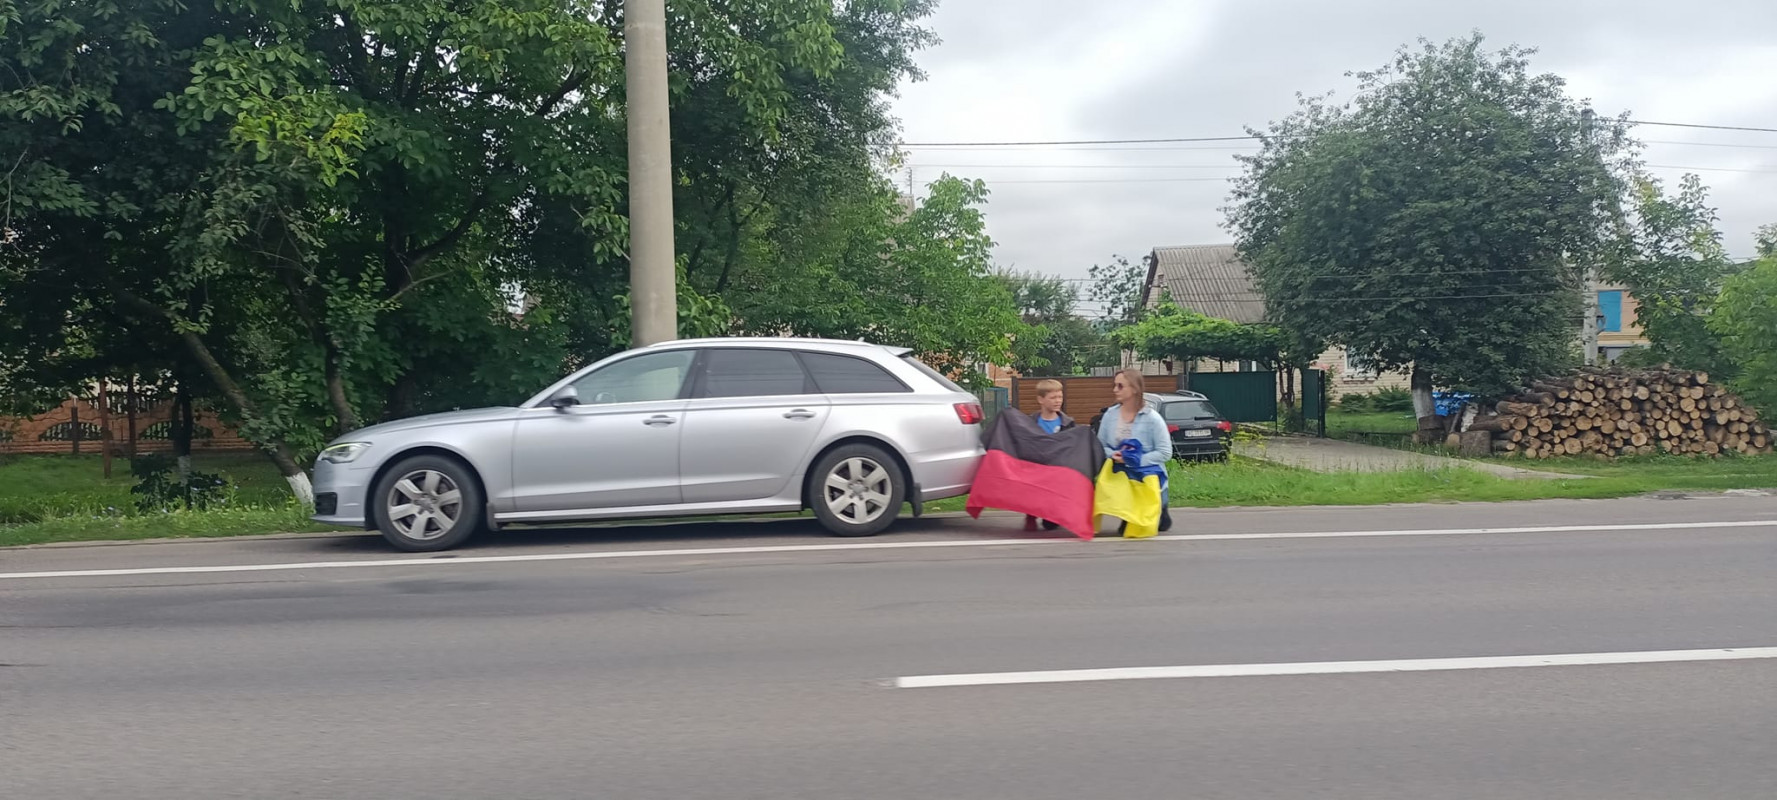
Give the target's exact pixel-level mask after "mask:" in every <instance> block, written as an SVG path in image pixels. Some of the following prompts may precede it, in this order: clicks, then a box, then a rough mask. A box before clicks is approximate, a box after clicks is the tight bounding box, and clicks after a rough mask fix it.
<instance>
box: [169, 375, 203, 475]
mask: <svg viewBox="0 0 1777 800" xmlns="http://www.w3.org/2000/svg"><path fill="white" fill-rule="evenodd" d="M167 428H168V433H169V437H168V438H170V439H172V441H173V459H174V460H175V461H176V462H177V463H178V465H179V485H181V486H183V485H185V483H186V481H188V480H190V479H191V435H192V433H193V431H195V430H196V429H197V419H196V416H195V415H194V414H193V413H192V411H191V392H190V391H189V390H187V389H186V388H185V386H184V385H183V384H181V385H180V386H179V393H178V394H176V395H174V396H173V413H172V424H171V425H168V426H167Z"/></svg>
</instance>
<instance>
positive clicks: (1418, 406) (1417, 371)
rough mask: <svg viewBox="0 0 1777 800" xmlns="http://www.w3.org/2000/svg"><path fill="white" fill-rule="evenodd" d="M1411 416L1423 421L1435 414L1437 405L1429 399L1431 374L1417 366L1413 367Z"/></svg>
mask: <svg viewBox="0 0 1777 800" xmlns="http://www.w3.org/2000/svg"><path fill="white" fill-rule="evenodd" d="M1411 385H1412V388H1413V416H1415V417H1418V418H1420V419H1425V418H1426V417H1429V416H1431V415H1433V414H1435V413H1437V404H1435V403H1433V402H1432V399H1431V373H1430V372H1428V371H1426V369H1425V368H1424V367H1421V366H1419V365H1418V364H1414V365H1413V377H1412V382H1411Z"/></svg>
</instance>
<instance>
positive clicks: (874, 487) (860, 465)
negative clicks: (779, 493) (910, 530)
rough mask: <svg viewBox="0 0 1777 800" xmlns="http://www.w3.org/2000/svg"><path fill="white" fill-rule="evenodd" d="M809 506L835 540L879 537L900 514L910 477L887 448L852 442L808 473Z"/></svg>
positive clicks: (834, 452) (832, 453)
mask: <svg viewBox="0 0 1777 800" xmlns="http://www.w3.org/2000/svg"><path fill="white" fill-rule="evenodd" d="M808 500H809V506H810V507H812V508H813V509H814V515H815V518H816V519H819V520H820V521H821V525H822V526H823V527H825V528H826V529H827V531H828V532H830V533H832V534H833V535H835V536H874V535H876V534H878V533H881V532H882V531H883V530H884V529H885V528H887V527H888V526H889V525H892V524H894V521H895V519H896V518H898V517H899V516H900V515H901V504H902V503H905V502H906V501H907V479H906V478H905V477H903V476H902V475H901V469H900V467H899V466H898V465H897V464H896V463H895V460H894V459H893V458H891V457H890V456H889V454H888V453H887V452H884V451H883V449H882V448H880V447H877V446H875V445H868V444H850V445H846V446H844V447H840V448H838V449H836V450H834V451H833V452H831V453H828V454H826V455H825V456H822V457H821V459H820V460H819V461H816V462H815V464H814V468H813V469H811V470H809V487H808Z"/></svg>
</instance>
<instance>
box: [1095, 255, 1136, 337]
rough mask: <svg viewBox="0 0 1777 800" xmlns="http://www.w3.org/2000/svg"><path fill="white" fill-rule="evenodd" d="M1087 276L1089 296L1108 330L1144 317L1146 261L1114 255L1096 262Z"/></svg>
mask: <svg viewBox="0 0 1777 800" xmlns="http://www.w3.org/2000/svg"><path fill="white" fill-rule="evenodd" d="M1087 275H1089V276H1090V281H1091V282H1090V284H1089V285H1088V288H1087V290H1086V299H1088V300H1091V301H1092V303H1093V304H1094V305H1096V306H1097V307H1098V312H1099V318H1100V319H1101V320H1103V321H1104V327H1105V328H1106V329H1107V330H1109V329H1114V328H1118V327H1121V326H1124V325H1132V324H1134V323H1135V321H1136V320H1137V319H1139V318H1140V317H1141V311H1142V297H1143V296H1144V295H1145V294H1146V291H1147V281H1148V268H1147V266H1146V265H1145V264H1142V263H1134V264H1132V263H1130V262H1129V259H1128V258H1125V257H1123V256H1118V255H1113V256H1111V260H1110V261H1109V262H1106V263H1104V264H1093V265H1092V268H1091V269H1090V270H1088V271H1087Z"/></svg>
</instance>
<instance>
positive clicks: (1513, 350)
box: [1228, 34, 1627, 416]
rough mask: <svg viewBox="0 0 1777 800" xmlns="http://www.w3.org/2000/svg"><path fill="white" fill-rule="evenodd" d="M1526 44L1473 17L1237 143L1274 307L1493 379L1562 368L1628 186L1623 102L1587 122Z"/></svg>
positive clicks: (1259, 272) (1409, 364)
mask: <svg viewBox="0 0 1777 800" xmlns="http://www.w3.org/2000/svg"><path fill="white" fill-rule="evenodd" d="M1531 53H1532V51H1529V50H1525V49H1522V48H1517V47H1508V48H1505V49H1503V50H1501V51H1498V52H1488V51H1486V50H1484V49H1483V47H1482V38H1481V37H1480V36H1479V35H1478V34H1477V35H1474V36H1471V37H1468V38H1464V39H1457V40H1454V41H1451V42H1448V43H1446V44H1443V45H1433V44H1431V43H1429V42H1422V46H1421V47H1420V48H1419V49H1417V50H1412V49H1407V48H1403V49H1402V50H1401V51H1400V52H1399V54H1398V56H1397V57H1396V59H1395V60H1394V62H1393V63H1392V64H1391V65H1389V66H1386V67H1383V68H1382V69H1379V70H1377V71H1374V72H1367V73H1360V74H1359V75H1358V76H1357V77H1358V79H1359V92H1358V94H1357V96H1356V97H1355V98H1354V99H1353V100H1352V101H1351V102H1350V103H1347V104H1344V105H1334V104H1331V103H1330V102H1328V101H1327V100H1326V99H1324V98H1309V99H1305V100H1304V101H1303V103H1302V108H1301V109H1300V110H1299V111H1297V112H1296V113H1295V114H1293V115H1292V116H1290V117H1288V118H1286V119H1285V120H1283V121H1282V122H1278V123H1275V124H1273V125H1272V126H1271V127H1270V128H1269V129H1268V130H1265V131H1254V134H1255V135H1257V136H1260V137H1261V139H1262V143H1261V148H1260V151H1259V153H1258V154H1256V155H1253V156H1250V157H1242V161H1243V162H1244V163H1245V167H1246V171H1245V174H1244V175H1243V176H1242V177H1240V178H1239V179H1237V181H1236V186H1235V191H1234V197H1233V203H1232V204H1231V206H1230V208H1229V209H1228V221H1229V226H1230V228H1231V229H1232V230H1233V231H1234V233H1235V237H1236V240H1237V242H1238V245H1239V248H1240V252H1241V255H1242V257H1243V259H1244V260H1245V261H1246V262H1247V263H1248V264H1249V265H1251V268H1252V271H1253V275H1254V278H1255V279H1256V281H1257V283H1258V284H1259V287H1260V288H1261V290H1262V291H1263V292H1264V295H1265V299H1266V305H1267V309H1268V311H1269V313H1270V315H1271V318H1272V320H1273V321H1275V322H1277V323H1279V324H1281V325H1283V326H1285V327H1287V328H1288V329H1290V330H1292V331H1295V332H1297V335H1299V336H1301V337H1303V338H1304V340H1306V341H1310V342H1321V341H1325V342H1331V343H1336V344H1341V345H1344V346H1346V347H1347V348H1350V350H1351V351H1352V352H1355V353H1359V354H1362V355H1365V356H1369V357H1372V358H1374V359H1375V360H1376V361H1377V362H1378V363H1379V364H1380V365H1381V366H1382V367H1384V368H1390V369H1411V371H1412V385H1413V388H1414V390H1415V395H1416V397H1415V401H1416V410H1417V411H1418V412H1419V413H1420V414H1421V415H1422V416H1423V415H1426V414H1429V413H1430V412H1431V389H1432V387H1433V386H1434V385H1439V384H1441V385H1446V386H1451V387H1455V388H1467V389H1476V390H1481V391H1494V390H1499V389H1503V388H1505V387H1509V386H1511V385H1514V384H1516V383H1518V382H1519V381H1521V380H1522V379H1523V378H1524V377H1525V376H1526V375H1527V374H1528V373H1531V372H1535V371H1539V370H1545V369H1552V368H1556V367H1558V366H1559V365H1561V364H1563V363H1564V362H1565V361H1566V359H1567V357H1568V354H1569V353H1571V349H1572V344H1573V341H1574V338H1575V336H1576V334H1577V332H1578V329H1579V325H1578V320H1579V313H1580V293H1579V286H1580V278H1581V274H1580V273H1581V265H1580V264H1579V263H1578V261H1577V260H1574V259H1570V258H1568V255H1569V254H1586V253H1595V252H1599V251H1600V250H1601V249H1602V244H1603V239H1604V232H1605V231H1606V230H1607V229H1608V225H1607V223H1608V222H1609V220H1610V218H1611V217H1610V215H1611V209H1612V207H1613V203H1614V201H1615V199H1616V198H1617V197H1618V196H1619V195H1620V192H1619V186H1620V183H1619V181H1618V180H1616V179H1615V178H1614V177H1613V176H1614V172H1613V169H1614V168H1616V167H1618V166H1620V163H1619V162H1620V161H1621V160H1622V159H1623V158H1625V157H1626V156H1625V155H1624V154H1625V152H1626V151H1625V147H1626V144H1627V140H1626V138H1625V133H1624V130H1625V126H1624V124H1623V122H1622V121H1621V120H1604V121H1599V122H1597V123H1596V124H1592V122H1591V119H1590V115H1589V114H1587V113H1585V111H1584V109H1582V108H1581V107H1580V106H1579V104H1577V103H1575V102H1574V101H1573V100H1571V99H1570V98H1569V97H1568V96H1567V95H1566V93H1565V91H1564V89H1563V82H1562V80H1561V79H1560V78H1559V77H1556V76H1554V75H1547V74H1535V73H1533V72H1531V70H1530V63H1529V60H1528V59H1529V56H1530V55H1531Z"/></svg>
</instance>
